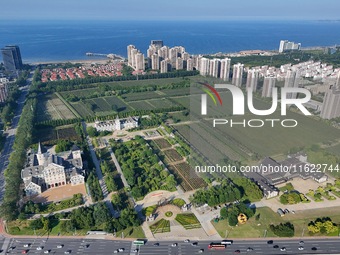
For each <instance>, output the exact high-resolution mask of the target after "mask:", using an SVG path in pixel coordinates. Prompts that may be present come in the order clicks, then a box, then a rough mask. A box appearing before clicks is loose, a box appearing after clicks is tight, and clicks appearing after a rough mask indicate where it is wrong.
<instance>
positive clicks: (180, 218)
mask: <svg viewBox="0 0 340 255" xmlns="http://www.w3.org/2000/svg"><path fill="white" fill-rule="evenodd" d="M175 220H176V221H177V222H178V223H179V224H181V225H182V226H183V227H184V228H185V229H194V228H200V227H201V224H200V222H199V221H198V219H197V218H196V216H195V214H193V213H182V214H177V216H176V218H175Z"/></svg>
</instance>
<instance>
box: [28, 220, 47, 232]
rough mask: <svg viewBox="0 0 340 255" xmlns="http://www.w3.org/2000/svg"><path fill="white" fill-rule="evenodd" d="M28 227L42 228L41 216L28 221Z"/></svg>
mask: <svg viewBox="0 0 340 255" xmlns="http://www.w3.org/2000/svg"><path fill="white" fill-rule="evenodd" d="M29 227H30V228H31V229H42V228H43V227H44V223H43V222H42V218H39V219H36V220H32V221H30V223H29Z"/></svg>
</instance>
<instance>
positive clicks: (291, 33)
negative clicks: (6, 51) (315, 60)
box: [0, 20, 340, 62]
mask: <svg viewBox="0 0 340 255" xmlns="http://www.w3.org/2000/svg"><path fill="white" fill-rule="evenodd" d="M339 31H340V22H339V21H240V20H235V21H231V20H230V21H175V22H174V21H5V20H0V47H3V46H5V45H8V44H16V45H19V46H20V49H21V54H22V58H23V60H24V62H37V61H59V60H81V59H90V58H89V57H87V56H86V55H85V53H86V52H95V53H104V54H108V53H115V54H118V55H122V56H124V57H126V47H127V45H129V44H134V45H135V46H136V47H137V48H138V49H140V50H141V51H142V52H143V53H144V54H146V50H147V48H148V45H149V44H150V40H153V39H155V40H157V39H160V40H163V41H164V44H165V45H168V46H170V47H172V46H178V45H181V46H184V47H185V48H186V50H187V52H189V53H190V54H204V53H216V52H237V51H240V50H250V49H262V50H275V49H276V50H277V49H278V47H279V41H280V40H281V39H286V40H290V41H295V42H300V43H301V44H302V46H303V47H311V46H331V45H335V44H340V33H339ZM0 58H1V56H0Z"/></svg>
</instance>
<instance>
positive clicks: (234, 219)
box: [228, 211, 238, 227]
mask: <svg viewBox="0 0 340 255" xmlns="http://www.w3.org/2000/svg"><path fill="white" fill-rule="evenodd" d="M237 216H238V214H237V213H236V212H235V211H232V212H230V213H229V216H228V223H229V226H232V227H233V226H236V225H237V223H238V219H237Z"/></svg>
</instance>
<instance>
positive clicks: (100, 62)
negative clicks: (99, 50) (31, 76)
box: [23, 58, 111, 65]
mask: <svg viewBox="0 0 340 255" xmlns="http://www.w3.org/2000/svg"><path fill="white" fill-rule="evenodd" d="M110 60H111V59H109V58H105V59H103V58H101V59H62V60H46V61H25V60H23V62H24V64H30V65H41V64H60V63H72V64H75V63H80V64H92V63H96V64H106V63H107V62H109V61H110Z"/></svg>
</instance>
